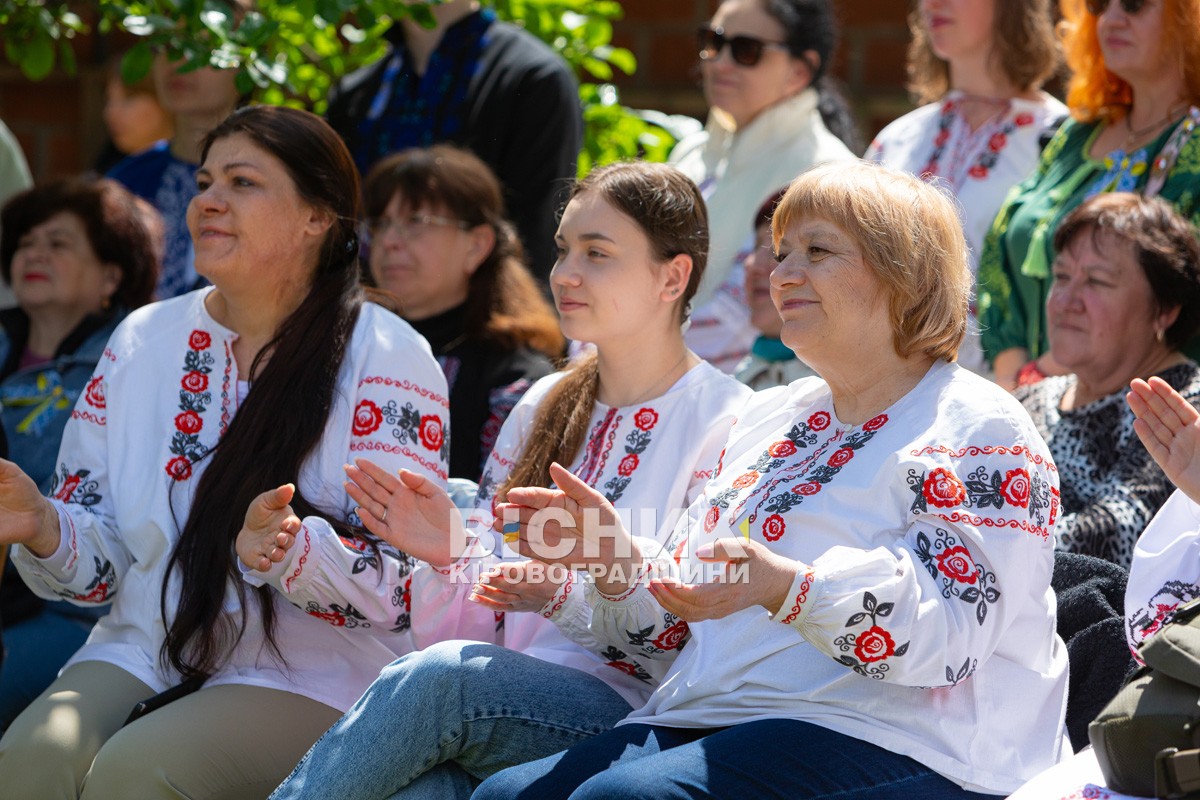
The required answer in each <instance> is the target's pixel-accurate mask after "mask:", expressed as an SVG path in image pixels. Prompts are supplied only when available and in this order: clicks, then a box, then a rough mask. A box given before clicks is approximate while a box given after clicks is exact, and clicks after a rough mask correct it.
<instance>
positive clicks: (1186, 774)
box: [1154, 747, 1200, 800]
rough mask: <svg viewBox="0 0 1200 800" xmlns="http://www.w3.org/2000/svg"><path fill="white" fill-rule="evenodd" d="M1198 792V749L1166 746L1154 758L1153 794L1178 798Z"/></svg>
mask: <svg viewBox="0 0 1200 800" xmlns="http://www.w3.org/2000/svg"><path fill="white" fill-rule="evenodd" d="M1196 792H1200V750H1180V749H1178V748H1176V747H1168V748H1166V749H1165V750H1160V751H1159V753H1158V755H1157V756H1155V758H1154V796H1155V797H1161V798H1167V799H1168V800H1179V798H1186V797H1193V796H1196V795H1194V793H1196Z"/></svg>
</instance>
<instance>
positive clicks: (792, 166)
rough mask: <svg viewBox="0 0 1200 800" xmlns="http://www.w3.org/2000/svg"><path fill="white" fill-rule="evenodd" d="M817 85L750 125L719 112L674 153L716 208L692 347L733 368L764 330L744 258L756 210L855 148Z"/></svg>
mask: <svg viewBox="0 0 1200 800" xmlns="http://www.w3.org/2000/svg"><path fill="white" fill-rule="evenodd" d="M817 101H818V95H817V91H816V90H815V89H811V88H810V89H805V90H804V91H803V92H801V93H800V94H798V95H796V96H795V97H791V98H789V99H787V100H784V101H782V102H780V103H778V104H776V105H774V106H772V107H771V108H768V109H767V110H765V111H763V112H762V113H761V114H759V115H758V116H757V117H755V118H754V120H753V121H752V122H751V123H750V124H749V125H747V126H746V127H745V128H744V129H742V130H737V129H736V126H735V125H734V124H733V121H732V120H731V119H730V117H729V116H728V115H727V114H724V113H722V112H720V111H719V110H715V109H714V110H713V111H712V112H711V113H710V114H709V117H708V123H707V124H706V125H705V127H704V130H703V131H701V132H699V133H696V134H694V135H692V136H688V137H686V138H685V139H684V140H683V141H681V142H680V143H679V144H677V145H676V146H675V149H674V150H672V151H671V159H670V160H671V162H672V163H673V164H674V165H675V166H676V167H678V168H679V170H680V171H681V172H683V174H685V175H687V176H688V177H689V178H691V179H692V180H694V181H695V182H696V183H697V185H699V187H700V192H701V194H703V195H704V201H705V203H706V204H707V206H708V225H709V251H708V267H707V268H706V269H705V271H704V278H703V279H702V280H701V281H700V287H699V289H698V290H697V292H696V297H695V299H693V300H692V307H693V309H694V311H693V313H692V317H691V319H692V324H691V328H690V329H689V330H688V333H687V337H686V338H687V342H688V346H689V347H691V348H692V350H693V351H695V353H696V354H697V355H699V356H700V357H701V358H704V359H706V360H710V361H713V362H714V363H717V365H718V366H720V367H721V368H722V369H723V370H724V371H725V372H733V370H734V369H735V368H736V367H737V364H738V361H739V360H740V359H741V358H742V357H743V356H744V355H745V354H746V353H747V352H748V351H749V350H750V345H751V344H753V342H754V337H755V336H757V335H758V332H757V331H755V330H754V328H753V326H751V325H750V310H749V308H748V307H747V306H746V300H745V297H744V294H743V287H742V278H741V270H740V264H741V261H742V258H744V256H745V254H746V253H748V252H749V249H750V247H751V246H752V245H753V238H754V215H755V213H756V212H757V211H758V209H759V207H760V206H761V205H762V204H763V203H764V202H765V201H766V200H767V198H769V197H770V196H771V195H773V194H775V193H776V192H778V191H779V190H780V189H783V188H784V187H786V186H787V185H788V184H789V183H791V182H792V179H794V178H795V177H796V176H797V175H799V174H800V173H801V172H803V171H804V170H806V169H808V168H809V167H811V166H813V165H814V164H820V163H823V162H826V161H839V160H849V159H853V158H854V154H853V153H851V152H850V151H849V150H848V149H846V145H844V144H842V141H841V140H840V139H838V138H837V137H836V136H834V135H833V134H832V133H830V132H829V130H828V129H827V128H826V127H825V123H824V122H822V121H821V114H820V112H819V111H818V110H817Z"/></svg>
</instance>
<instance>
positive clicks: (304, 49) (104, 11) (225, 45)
mask: <svg viewBox="0 0 1200 800" xmlns="http://www.w3.org/2000/svg"><path fill="white" fill-rule="evenodd" d="M483 2H484V4H485V5H488V6H491V7H492V8H494V9H495V11H496V14H497V16H499V18H500V19H503V20H507V21H509V22H512V23H514V24H516V25H520V26H522V27H524V28H525V29H526V30H527V31H529V32H530V33H532V34H533V35H535V36H537V37H538V38H540V39H541V40H542V41H544V42H546V43H547V44H549V45H550V46H551V47H553V48H554V49H555V50H556V51H557V52H558V53H560V54H561V55H562V57H563V58H564V59H565V60H566V62H567V63H568V64H569V65H570V66H571V68H572V69H573V70H574V71H575V74H576V76H577V77H578V78H579V79H580V92H579V97H580V103H581V106H582V109H583V117H584V125H585V131H584V137H585V141H584V147H583V152H582V153H581V154H580V159H579V170H580V174H584V173H585V172H586V171H587V170H588V169H590V168H591V167H592V166H593V165H597V164H604V163H608V162H611V161H615V160H619V159H628V158H635V157H644V158H647V159H650V160H664V159H665V158H666V155H667V153H668V152H669V151H670V148H671V146H672V145H673V144H674V138H673V137H672V135H671V134H670V133H669V132H668V131H667V130H666V129H665V128H663V127H661V126H659V125H657V124H655V123H654V122H653V121H652V120H651V119H649V118H648V115H646V114H643V113H639V112H637V111H634V110H632V109H629V108H626V107H625V106H622V105H621V103H620V100H619V97H618V94H617V89H616V87H614V86H613V85H612V84H610V83H607V81H610V80H611V79H612V78H613V76H614V75H615V74H616V73H617V72H621V73H624V74H626V75H631V74H633V72H634V71H635V70H636V69H637V60H636V59H635V58H634V55H633V53H631V52H630V51H629V50H627V49H625V48H621V47H615V46H613V45H612V33H613V29H612V23H613V21H614V20H617V19H620V18H621V15H622V13H623V11H622V8H621V4H620V3H619V2H617V1H616V0H483ZM435 3H436V0H433V2H428V1H427V0H255V1H254V2H250V0H238V1H237V2H236V3H231V2H227V0H99V2H98V3H96V4H88V5H87V8H88V9H89V10H90V14H91V15H94V18H96V19H97V23H96V26H97V27H98V29H99V30H100V31H101V32H107V31H111V30H113V29H121V30H124V31H127V32H128V33H131V34H133V35H134V36H136V37H138V41H137V43H136V44H135V45H134V46H133V47H132V49H130V50H129V51H128V52H127V53H126V54H125V55H124V57H123V60H122V62H121V74H122V77H123V78H124V79H125V80H126V81H127V82H134V81H136V80H138V79H140V78H142V77H143V76H145V75H146V73H147V72H148V71H149V69H150V66H151V63H152V62H153V58H154V53H155V52H156V51H160V50H161V51H165V52H166V53H167V54H168V55H169V56H170V57H172V58H173V59H176V60H179V61H180V62H181V63H182V69H184V70H189V69H198V68H200V67H203V66H212V67H216V68H219V69H235V70H237V71H238V74H237V84H238V88H239V90H240V91H242V92H243V93H244V94H247V95H252V96H253V97H254V99H256V100H258V101H260V102H265V103H274V104H278V105H291V106H297V107H301V108H307V109H310V110H312V111H315V112H317V113H323V112H324V110H325V105H326V97H327V96H328V94H329V90H330V88H331V87H332V86H333V84H334V83H335V82H336V81H337V80H338V79H339V78H341V77H342V76H343V75H345V74H347V73H349V72H351V71H353V70H355V69H357V68H359V67H361V66H364V65H366V64H370V63H371V62H373V61H375V60H376V59H378V58H379V57H380V56H381V55H382V54H383V52H384V50H385V49H386V42H385V40H384V38H383V35H384V33H385V32H386V31H387V30H388V28H390V27H391V26H392V25H393V24H395V23H396V22H397V21H399V20H401V19H405V18H412V19H415V20H417V21H419V22H422V23H423V24H426V25H430V26H432V24H433V17H432V15H431V13H430V10H429V9H430V7H431V5H433V4H435ZM77 8H79V6H74V5H73V4H72V3H70V2H52V1H48V0H0V39H3V42H4V52H5V57H6V58H7V59H8V61H9V62H11V63H12V64H15V65H16V66H18V67H19V68H20V69H21V70H22V72H23V73H24V74H25V75H26V76H27V77H29V78H30V79H32V80H40V79H42V78H44V77H46V76H47V75H48V74H49V73H50V72H51V71H52V70H53V69H54V67H55V66H56V65H59V66H61V67H62V68H63V69H64V70H66V71H67V72H68V73H72V72H74V70H75V58H74V51H73V50H72V49H71V44H70V40H71V38H72V37H73V36H75V35H76V34H77V33H82V32H85V31H86V30H87V29H88V26H86V25H85V24H84V22H83V21H82V20H81V18H80V15H79V14H78V13H77V11H76V10H75V9H77ZM90 18H91V17H90Z"/></svg>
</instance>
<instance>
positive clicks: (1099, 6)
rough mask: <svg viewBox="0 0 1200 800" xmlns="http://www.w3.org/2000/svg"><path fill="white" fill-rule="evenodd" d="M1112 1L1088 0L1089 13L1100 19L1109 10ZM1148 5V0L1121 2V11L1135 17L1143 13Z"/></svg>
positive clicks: (1125, 0)
mask: <svg viewBox="0 0 1200 800" xmlns="http://www.w3.org/2000/svg"><path fill="white" fill-rule="evenodd" d="M1109 2H1110V0H1087V10H1088V13H1089V14H1091V15H1092V16H1093V17H1098V16H1100V15H1101V14H1103V13H1104V12H1105V11H1107V10H1108V4H1109ZM1145 5H1146V0H1121V10H1122V11H1124V12H1125V13H1126V14H1129V15H1133V14H1136V13H1138V12H1139V11H1141V10H1142V9H1143V8H1144V7H1145Z"/></svg>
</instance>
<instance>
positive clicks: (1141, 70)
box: [1096, 0, 1183, 86]
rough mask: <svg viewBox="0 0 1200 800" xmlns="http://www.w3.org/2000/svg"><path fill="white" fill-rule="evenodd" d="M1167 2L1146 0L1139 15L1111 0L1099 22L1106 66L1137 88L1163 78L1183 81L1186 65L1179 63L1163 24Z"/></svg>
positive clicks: (1098, 32)
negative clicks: (1169, 77)
mask: <svg viewBox="0 0 1200 800" xmlns="http://www.w3.org/2000/svg"><path fill="white" fill-rule="evenodd" d="M1165 1H1166V0H1146V2H1145V4H1144V5H1143V6H1142V8H1141V10H1139V11H1138V12H1137V13H1136V14H1130V13H1128V12H1127V11H1125V10H1124V9H1123V8H1121V3H1120V2H1118V0H1112V2H1110V3H1109V4H1108V8H1107V9H1105V11H1104V13H1103V14H1101V15H1100V16H1099V17H1097V19H1096V36H1097V38H1098V39H1099V40H1100V52H1101V53H1103V55H1104V65H1105V66H1106V67H1107V68H1108V69H1109V70H1110V71H1111V72H1113V73H1114V74H1116V75H1117V76H1119V77H1121V78H1123V79H1125V80H1126V81H1127V82H1129V83H1131V84H1134V85H1135V86H1136V85H1138V84H1140V83H1157V82H1159V81H1161V80H1162V79H1163V76H1166V75H1170V76H1176V77H1178V78H1179V79H1180V80H1181V79H1182V75H1183V66H1182V64H1180V63H1179V61H1178V58H1177V54H1176V53H1175V51H1174V48H1172V47H1170V46H1168V45H1167V44H1166V43H1167V42H1169V41H1170V39H1169V38H1168V33H1169V32H1168V31H1167V30H1166V29H1165V27H1164V25H1163V5H1164V3H1165Z"/></svg>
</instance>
